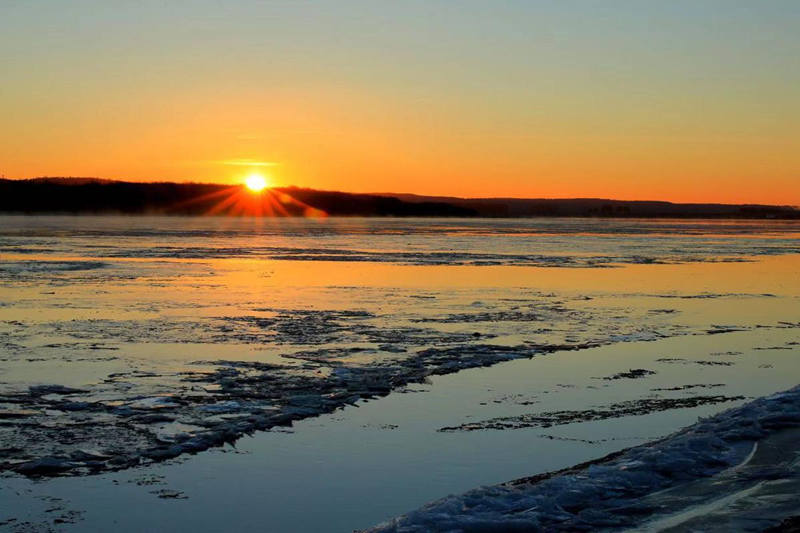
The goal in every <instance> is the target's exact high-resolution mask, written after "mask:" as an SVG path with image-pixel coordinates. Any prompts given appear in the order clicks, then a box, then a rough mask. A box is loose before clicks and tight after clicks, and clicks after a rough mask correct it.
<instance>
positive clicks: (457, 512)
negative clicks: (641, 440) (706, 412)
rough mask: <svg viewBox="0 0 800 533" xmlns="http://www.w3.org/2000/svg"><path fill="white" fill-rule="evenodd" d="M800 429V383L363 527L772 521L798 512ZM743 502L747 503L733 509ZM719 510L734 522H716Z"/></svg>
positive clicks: (408, 531)
mask: <svg viewBox="0 0 800 533" xmlns="http://www.w3.org/2000/svg"><path fill="white" fill-rule="evenodd" d="M798 428H800V385H798V386H795V387H793V388H791V389H789V390H786V391H783V392H779V393H775V394H772V395H768V396H765V397H762V398H758V399H756V400H754V401H751V402H749V403H746V404H744V405H742V406H740V407H735V408H733V409H729V410H726V411H723V412H722V413H719V414H717V415H714V416H712V417H710V418H706V419H701V420H699V421H698V422H697V423H695V424H693V425H691V426H688V427H686V428H684V429H682V430H679V431H677V432H675V433H673V434H671V435H669V436H667V437H665V438H662V439H659V440H656V441H652V442H648V443H645V444H642V445H639V446H635V447H632V448H627V449H624V450H622V451H618V452H614V453H611V454H609V455H607V456H604V457H602V458H600V459H596V460H592V461H588V462H586V463H582V464H579V465H575V466H573V467H569V468H566V469H562V470H558V471H555V472H548V473H545V474H539V475H535V476H531V477H526V478H520V479H517V480H513V481H509V482H506V483H502V484H499V485H494V486H490V487H484V488H479V489H474V490H472V491H469V492H467V493H464V494H462V495H459V496H448V497H446V498H443V499H441V500H437V501H435V502H432V503H430V504H428V505H426V506H424V507H422V508H420V509H418V510H416V511H412V512H410V513H408V514H406V515H403V516H400V517H398V518H395V519H393V520H390V521H387V522H385V523H383V524H379V525H377V526H375V527H373V528H369V529H365V530H362V531H363V532H365V533H367V532H369V533H396V532H399V531H402V532H404V533H416V532H423V531H450V530H459V531H473V530H474V531H512V530H513V531H516V530H538V529H544V530H547V531H573V530H576V529H585V528H592V529H630V530H632V531H664V530H670V529H671V528H677V527H692V526H693V525H694V524H695V523H699V524H700V525H701V526H704V527H703V528H702V529H703V530H705V531H708V530H722V531H724V530H732V529H726V528H735V525H732V524H734V523H739V522H744V521H751V522H752V521H754V520H755V519H756V518H760V523H759V524H758V526H757V527H759V528H761V529H767V528H768V527H773V526H777V525H779V524H780V523H782V522H783V521H784V520H787V519H790V518H792V517H793V516H794V515H795V514H796V510H797V509H796V505H795V499H794V497H795V495H796V492H795V491H796V489H797V487H798V486H800V481H798V480H797V479H796V478H797V477H798V475H800V465H798V463H797V461H796V460H795V456H796V453H797V452H798V451H800V446H798V444H797V436H798V435H800V430H798ZM783 483H789V484H790V486H789V487H785V486H782V485H783ZM764 492H769V493H770V494H771V496H772V499H771V500H770V504H767V503H765V501H764V500H763V499H762V500H759V499H758V495H759V494H760V493H764ZM779 496H781V497H779ZM742 502H745V503H742ZM748 502H749V504H748ZM733 503H737V505H738V507H737V508H735V509H732V508H731V504H733ZM770 505H771V507H770ZM712 513H716V514H722V515H723V516H724V517H726V518H727V522H725V523H724V524H723V525H720V523H719V522H718V523H717V524H716V525H715V524H714V521H715V519H714V517H711V516H710V515H711V514H712ZM644 517H647V518H644ZM716 520H717V521H718V520H719V518H717V519H716ZM740 525H741V524H740ZM752 525H753V524H752V523H751V524H750V526H751V529H749V530H751V531H752V530H754V529H752ZM709 528H710V529H709Z"/></svg>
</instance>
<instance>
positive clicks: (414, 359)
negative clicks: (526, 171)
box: [0, 217, 800, 475]
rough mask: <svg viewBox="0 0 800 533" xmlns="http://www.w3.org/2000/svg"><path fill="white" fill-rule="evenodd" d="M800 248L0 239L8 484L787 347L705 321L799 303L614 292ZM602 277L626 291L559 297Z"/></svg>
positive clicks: (65, 232) (745, 226) (685, 288)
mask: <svg viewBox="0 0 800 533" xmlns="http://www.w3.org/2000/svg"><path fill="white" fill-rule="evenodd" d="M797 235H798V226H797V225H796V224H794V225H793V224H790V223H780V222H762V223H758V224H755V223H750V222H727V221H720V222H697V221H686V222H683V221H635V220H630V221H609V220H534V221H531V220H515V221H509V220H492V221H476V220H468V221H463V220H449V221H442V220H437V221H430V220H417V221H413V220H358V219H347V220H325V221H316V220H280V221H278V220H249V219H247V220H245V219H241V220H239V219H224V220H222V219H213V218H197V219H192V218H153V219H150V218H128V217H0V251H2V252H3V256H2V257H0V469H2V470H7V471H16V472H20V473H25V474H28V475H64V474H79V473H89V472H102V471H105V470H116V469H122V468H127V467H130V466H135V465H140V464H142V463H147V462H151V461H159V460H162V459H168V458H171V457H176V456H178V455H180V454H183V453H194V452H197V451H201V450H204V449H206V448H208V447H211V446H217V445H220V444H222V443H224V442H230V441H233V440H235V439H237V438H238V437H240V436H242V435H244V434H247V433H249V432H252V431H255V430H260V429H266V428H271V427H276V426H280V425H288V424H291V423H292V422H293V421H294V420H298V419H301V418H306V417H311V416H315V415H318V414H320V413H325V412H330V411H332V410H335V409H338V408H340V407H343V406H346V405H352V404H356V403H358V402H362V401H365V400H368V399H370V398H374V397H378V396H384V395H386V394H388V393H389V392H390V391H391V390H398V389H402V388H403V387H404V386H405V385H407V384H410V383H415V382H419V381H424V380H426V379H427V378H428V377H429V376H432V375H437V374H447V373H452V372H456V371H459V370H462V369H467V368H475V367H481V366H488V365H492V364H495V363H499V362H502V361H508V360H511V359H521V358H528V357H534V356H539V355H544V354H550V353H554V352H559V351H565V350H578V349H582V348H587V347H593V346H600V345H609V344H614V343H620V342H629V341H648V340H657V339H662V338H667V337H676V336H687V335H697V336H698V338H705V337H707V336H709V335H715V336H718V337H721V336H724V334H726V333H730V332H733V331H738V330H754V329H755V328H756V327H757V326H759V325H760V326H764V329H765V330H769V329H773V328H787V329H788V328H795V327H798V326H800V324H798V323H797V319H798V317H797V316H796V313H794V314H788V313H784V314H779V313H771V314H769V315H768V316H767V315H764V316H763V319H762V318H760V320H762V321H763V324H754V323H753V322H752V320H745V321H742V320H739V317H736V316H733V317H731V316H720V317H717V316H715V315H714V316H712V315H709V314H707V313H706V312H704V311H703V309H704V307H703V306H709V305H717V307H715V309H716V310H718V311H720V310H721V311H722V312H723V313H722V314H723V315H724V314H725V312H726V311H727V308H728V307H730V308H731V309H733V308H736V307H741V306H743V305H752V306H756V305H761V306H762V307H763V304H764V302H765V301H769V305H770V306H772V307H775V308H779V307H780V306H781V305H784V306H786V307H790V305H789V304H791V303H796V302H792V301H788V300H786V298H791V296H790V297H786V296H785V295H784V294H776V292H778V291H774V292H773V291H772V288H770V292H767V289H765V288H764V287H762V286H761V284H757V286H756V287H750V286H742V284H741V283H738V282H737V283H732V284H727V285H725V284H719V286H718V284H716V283H715V284H711V285H709V286H698V287H692V286H689V285H691V284H687V283H683V282H681V283H679V284H678V283H676V284H673V285H668V286H666V287H656V286H651V285H650V284H647V285H645V286H643V285H642V284H641V283H640V284H639V286H638V287H636V288H634V287H632V286H631V283H630V282H629V281H630V280H629V279H628V278H627V277H625V276H623V275H622V274H626V275H627V271H628V269H630V270H632V271H633V270H637V271H638V270H641V269H659V272H662V273H664V272H666V273H669V272H673V270H670V269H677V268H686V269H689V268H695V267H706V268H715V269H716V268H719V269H733V268H744V267H747V266H748V265H753V263H737V262H738V261H740V260H745V261H753V260H754V259H756V258H758V257H762V256H773V255H774V256H778V255H785V254H791V253H795V252H797V251H798V250H799V249H800V245H799V242H800V241H798V239H797ZM686 262H688V263H691V264H692V265H691V266H686V265H682V264H681V263H686ZM703 263H714V264H713V265H704V264H703ZM717 263H719V264H717ZM634 264H636V265H641V266H635V267H634V266H630V265H634ZM676 264H681V265H680V266H675V265H676ZM522 265H524V266H525V267H531V266H534V267H535V266H553V267H566V268H548V269H544V268H525V267H522ZM620 265H623V266H624V267H623V268H613V269H612V268H602V269H600V268H591V267H609V266H620ZM473 267H474V268H473ZM477 267H480V268H477ZM571 267H581V268H571ZM614 272H618V273H619V275H618V276H617V277H616V278H615V279H617V280H623V281H624V283H618V284H617V285H616V286H615V287H612V288H607V287H606V286H605V285H603V287H602V290H599V289H598V285H597V283H596V282H593V284H590V285H589V287H590V290H588V291H583V292H581V291H579V290H577V289H574V288H573V287H572V285H573V282H572V280H573V277H575V276H578V275H583V278H582V279H583V280H584V281H585V280H586V279H592V278H591V277H593V276H601V275H610V274H613V273H614ZM545 273H546V274H545ZM555 274H558V275H559V276H564V277H563V280H562V278H559V277H556V276H555ZM681 275H682V274H681ZM544 276H549V277H548V279H549V280H550V281H552V282H555V285H554V286H551V285H548V284H547V283H544V282H542V281H541V280H540V278H541V277H544ZM400 278H402V279H400ZM604 279H607V278H604ZM679 279H681V280H683V279H684V278H683V277H681V278H679ZM585 286H586V285H584V287H585ZM787 301H788V303H787ZM772 307H771V308H772ZM796 308H797V306H796V305H795V306H794V309H796ZM783 320H785V321H786V322H785V323H783V324H782V323H781V321H783ZM764 346H765V347H769V346H771V344H770V345H764ZM792 350H794V348H793V347H792ZM792 350H785V351H786V352H787V354H790V353H793V352H792ZM664 358H665V359H664V361H662V362H663V365H662V366H669V367H671V368H679V367H680V365H678V364H672V363H676V362H687V361H688V362H687V365H688V364H689V363H691V365H692V366H691V367H688V366H687V368H699V366H700V364H702V365H703V366H704V367H709V368H711V367H712V366H713V367H714V368H716V367H720V369H721V370H724V369H726V368H728V367H731V368H732V367H734V366H735V365H736V364H737V363H736V361H735V360H731V359H730V358H728V357H727V356H719V357H717V356H715V357H713V358H711V359H708V361H707V363H704V362H703V361H689V360H687V359H685V358H683V357H681V354H664ZM667 359H672V360H673V361H672V363H670V362H668V361H667ZM695 363H699V364H697V365H695ZM659 364H661V363H659ZM626 370H628V371H632V370H635V367H627V366H626V367H624V368H613V369H609V370H608V371H607V372H606V371H605V370H603V371H602V373H597V374H595V375H597V376H601V377H602V376H607V375H608V376H614V375H615V373H620V375H622V374H624V373H625V372H624V371H626ZM640 370H641V369H640ZM650 371H654V372H659V375H661V374H664V373H666V372H665V371H664V370H662V369H661V368H655V367H654V368H652V369H650ZM620 379H625V380H627V378H626V377H621V378H620ZM646 379H647V375H643V376H642V377H641V378H640V379H638V380H636V381H641V382H643V381H645V380H646ZM715 381H716V380H715ZM612 382H613V383H619V381H615V380H609V382H608V384H610V383H612ZM680 383H694V381H681V382H680ZM604 384H606V383H605V380H602V381H601V380H598V386H603V385H604ZM652 392H653V391H645V394H652ZM726 396H735V393H731V394H729V395H726ZM628 400H630V398H615V399H613V400H609V401H606V402H605V405H615V404H619V403H620V402H622V401H628ZM523 401H526V400H523ZM660 405H665V404H664V403H663V402H662V403H661V404H660ZM676 405H678V404H676ZM573 407H576V408H575V409H573ZM584 407H585V406H571V407H570V408H569V411H572V412H583V411H586V409H584ZM673 407H674V406H673ZM565 410H567V409H565ZM550 411H551V412H552V409H550ZM491 416H496V415H494V414H492V415H491ZM460 422H461V421H460V420H459V421H453V422H452V424H450V423H448V425H457V424H459V423H460Z"/></svg>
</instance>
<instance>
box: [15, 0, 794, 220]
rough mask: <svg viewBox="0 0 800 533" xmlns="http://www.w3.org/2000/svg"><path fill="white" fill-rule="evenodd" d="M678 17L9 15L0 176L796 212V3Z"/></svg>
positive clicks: (559, 11) (88, 9)
mask: <svg viewBox="0 0 800 533" xmlns="http://www.w3.org/2000/svg"><path fill="white" fill-rule="evenodd" d="M556 4H558V3H556ZM696 4H697V3H696V2H685V3H684V2H677V3H676V5H674V6H654V5H649V6H644V5H642V4H638V3H633V4H630V3H616V2H609V3H606V5H603V6H598V5H595V4H591V3H584V4H581V3H578V4H577V5H576V6H573V7H572V10H569V9H567V8H564V7H559V6H558V5H552V4H548V3H530V2H527V3H520V4H517V3H515V2H509V3H507V4H503V5H502V6H499V7H498V6H495V7H494V8H491V7H489V4H488V3H475V4H473V3H471V2H465V3H464V4H460V5H459V6H458V8H456V7H455V5H454V4H453V3H445V2H442V3H439V2H407V3H402V4H401V5H398V4H393V3H391V4H383V3H379V2H378V3H376V2H366V3H360V2H353V3H352V4H350V3H348V4H347V5H345V6H341V5H338V4H337V3H335V2H324V1H321V2H318V3H315V4H313V6H310V5H309V4H305V3H304V4H303V5H297V4H295V3H286V4H282V3H277V4H270V5H264V4H260V3H253V4H250V3H248V2H242V3H241V4H237V6H227V7H221V6H219V5H218V4H216V3H211V2H209V3H206V2H197V3H193V4H191V8H190V6H189V5H185V6H184V5H179V6H175V5H174V6H170V7H167V6H164V5H161V4H160V3H155V2H154V3H149V2H142V3H137V4H135V5H127V6H123V7H120V6H119V5H116V6H112V7H109V6H108V5H107V4H106V3H103V2H92V1H88V0H87V1H85V2H76V3H74V4H72V3H69V5H66V4H62V3H52V4H47V3H18V4H11V6H10V7H6V8H4V11H6V12H7V13H4V18H3V19H2V20H0V63H2V64H3V65H4V71H5V72H4V76H3V83H2V84H0V117H2V127H1V128H0V173H2V174H4V175H5V176H7V177H12V178H25V177H34V176H43V175H50V176H53V175H58V176H64V175H70V176H98V177H106V178H116V179H131V180H171V181H172V180H175V181H183V180H192V181H213V182H240V181H241V180H242V179H243V178H244V176H245V175H247V174H248V173H250V172H252V171H259V172H262V173H264V174H265V175H267V176H268V177H269V178H270V179H271V181H272V182H273V183H274V184H277V185H290V184H291V185H298V186H307V187H314V188H320V189H336V190H346V191H354V192H388V191H392V192H415V193H419V194H444V195H457V196H518V197H575V196H580V197H613V198H619V199H665V200H672V201H719V202H761V203H780V204H793V205H798V204H800V103H798V101H800V99H798V98H797V87H800V68H799V67H798V62H797V61H796V58H797V57H798V54H799V53H800V37H798V34H797V32H795V31H794V30H793V25H792V24H791V22H790V21H791V20H797V18H796V15H798V14H800V10H798V8H797V6H798V4H797V3H792V2H772V3H770V4H769V5H768V6H767V7H762V8H760V9H756V8H753V7H752V6H746V5H740V4H738V3H730V2H706V3H703V5H702V6H697V5H696ZM580 6H583V9H578V7H580ZM723 7H724V9H723ZM32 35H35V36H36V38H35V39H32V38H31V36H32ZM251 163H260V164H256V165H253V164H251Z"/></svg>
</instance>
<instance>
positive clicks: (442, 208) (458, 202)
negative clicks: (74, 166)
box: [0, 178, 800, 219]
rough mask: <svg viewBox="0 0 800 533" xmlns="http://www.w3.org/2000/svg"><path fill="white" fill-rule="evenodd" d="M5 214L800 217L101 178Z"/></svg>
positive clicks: (778, 212) (2, 195)
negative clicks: (257, 191) (255, 191)
mask: <svg viewBox="0 0 800 533" xmlns="http://www.w3.org/2000/svg"><path fill="white" fill-rule="evenodd" d="M0 212H5V213H26V214H35V213H76V214H77V213H85V214H102V213H120V214H130V215H140V214H159V215H203V214H214V215H263V216H308V215H320V214H323V213H324V214H327V215H330V216H365V217H374V216H393V217H439V216H446V217H475V216H484V217H542V216H555V217H640V218H664V217H666V218H782V219H800V211H798V210H797V209H795V208H793V207H789V206H770V205H758V204H751V205H730V204H676V203H670V202H655V201H622V200H605V199H593V198H577V199H563V200H560V199H520V198H455V197H430V196H418V195H413V194H383V193H382V194H354V193H345V192H335V191H317V190H313V189H301V188H297V187H281V188H276V189H271V190H267V191H265V192H263V193H262V194H260V195H256V194H253V193H250V192H248V191H247V190H246V189H244V188H243V187H242V186H238V185H236V186H230V185H218V184H205V183H167V182H159V183H141V182H125V181H112V180H104V179H99V178H36V179H31V180H7V179H0Z"/></svg>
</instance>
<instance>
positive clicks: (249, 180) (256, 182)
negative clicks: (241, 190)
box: [244, 173, 267, 192]
mask: <svg viewBox="0 0 800 533" xmlns="http://www.w3.org/2000/svg"><path fill="white" fill-rule="evenodd" d="M244 184H245V185H246V186H247V188H248V189H250V190H251V191H253V192H261V191H263V190H264V189H266V188H267V179H266V178H265V177H264V176H262V175H261V174H256V173H253V174H250V175H249V176H247V177H246V178H245V180H244Z"/></svg>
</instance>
